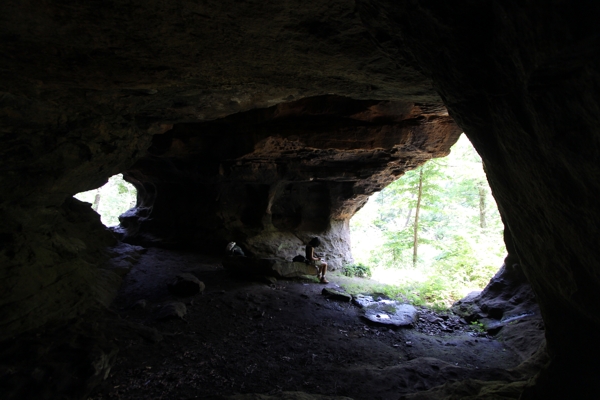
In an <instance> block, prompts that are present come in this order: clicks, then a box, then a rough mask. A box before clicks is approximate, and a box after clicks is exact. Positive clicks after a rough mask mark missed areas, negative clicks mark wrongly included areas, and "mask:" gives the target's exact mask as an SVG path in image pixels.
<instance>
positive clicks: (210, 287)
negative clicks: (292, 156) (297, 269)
mask: <svg viewBox="0 0 600 400" xmlns="http://www.w3.org/2000/svg"><path fill="white" fill-rule="evenodd" d="M180 272H189V273H192V274H193V275H195V276H196V277H198V278H199V279H200V280H201V281H203V282H204V283H205V285H206V289H205V290H204V292H203V293H202V294H198V295H195V296H193V297H187V298H176V297H174V296H172V295H170V294H169V292H168V290H167V283H169V282H171V281H172V280H173V278H174V276H175V275H176V274H178V273H180ZM328 278H329V280H330V283H329V284H328V285H323V284H319V283H317V281H316V279H315V278H306V279H298V280H277V281H276V282H275V283H271V282H269V281H267V280H266V279H264V278H262V277H257V278H256V279H251V280H248V279H240V278H238V277H235V276H232V275H231V274H230V273H229V271H226V270H225V269H223V267H222V266H221V264H220V260H219V259H217V258H211V257H207V256H202V255H198V254H193V253H185V252H175V251H167V250H162V249H148V251H147V252H146V253H145V254H144V255H142V257H141V258H140V260H139V262H138V263H137V264H136V265H135V266H134V267H133V269H132V270H131V271H130V273H129V274H128V275H127V276H126V277H125V283H124V285H123V287H122V289H121V292H120V294H119V296H118V298H117V300H116V301H115V303H114V305H113V310H114V311H115V312H116V314H117V315H118V317H119V318H120V319H121V320H125V321H130V322H131V323H132V324H131V326H133V327H135V326H137V327H138V328H140V329H137V332H138V334H123V335H117V336H116V337H115V338H114V340H115V341H116V342H117V343H118V344H119V346H120V352H119V354H118V359H117V362H116V365H115V366H114V367H113V368H112V370H111V372H110V376H109V377H108V378H107V379H106V380H105V381H104V382H103V383H102V384H101V385H100V386H99V387H97V388H96V389H95V390H94V392H92V394H91V395H90V399H93V400H101V399H194V398H203V397H206V396H209V395H231V394H236V393H262V394H272V395H277V393H281V392H284V391H301V392H305V393H311V394H321V395H331V396H336V395H337V396H348V397H351V398H353V399H357V400H359V399H369V400H373V399H398V398H399V397H401V396H402V395H403V394H407V393H413V392H417V391H422V390H427V389H429V388H432V387H434V386H438V385H442V384H444V383H446V382H448V381H456V380H462V379H468V378H471V379H478V380H485V381H492V380H503V381H512V380H516V379H519V378H520V379H522V377H521V376H518V373H517V372H515V371H513V370H511V369H512V368H514V367H516V366H517V365H518V364H519V363H520V362H521V361H522V360H523V355H522V354H518V352H516V351H513V347H512V346H507V345H506V343H503V342H502V341H499V340H497V339H495V338H492V337H488V336H486V335H484V334H483V333H480V332H477V331H475V330H473V328H471V327H470V326H469V325H468V324H466V323H465V322H464V321H461V320H460V319H459V318H458V317H456V316H453V315H444V314H441V315H438V314H436V313H434V312H432V311H430V310H427V309H424V308H422V309H420V310H419V311H420V319H419V321H418V322H417V323H416V324H415V326H414V328H404V329H398V330H391V329H389V328H387V327H377V326H372V325H367V324H366V323H365V322H364V321H363V320H362V319H361V318H360V309H359V308H358V307H357V306H356V305H354V304H352V303H350V302H339V301H335V300H332V299H329V298H327V297H326V296H324V295H323V294H322V293H321V291H322V290H323V288H324V287H330V288H335V289H338V290H341V289H340V288H339V282H340V280H341V279H342V278H341V277H339V276H337V277H336V274H335V273H331V274H329V276H328ZM356 279H358V278H356ZM169 301H180V302H183V303H185V304H186V308H187V314H186V315H185V317H184V318H183V319H179V318H173V319H167V320H160V319H157V315H159V314H160V312H161V310H162V307H163V305H164V304H165V303H168V302H169ZM138 324H141V325H138ZM133 331H136V329H133Z"/></svg>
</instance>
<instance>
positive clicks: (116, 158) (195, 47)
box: [0, 0, 600, 398]
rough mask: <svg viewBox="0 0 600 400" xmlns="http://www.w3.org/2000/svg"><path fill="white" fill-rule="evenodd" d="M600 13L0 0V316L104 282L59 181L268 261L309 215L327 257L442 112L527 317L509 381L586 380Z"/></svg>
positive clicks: (41, 307)
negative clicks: (527, 376) (503, 234)
mask: <svg viewBox="0 0 600 400" xmlns="http://www.w3.org/2000/svg"><path fill="white" fill-rule="evenodd" d="M599 18H600V10H599V8H598V7H597V5H596V3H595V2H590V1H582V2H575V3H573V2H564V1H556V2H550V3H549V2H545V1H541V0H534V1H530V2H522V1H517V0H510V1H490V2H480V1H474V0H471V1H462V2H439V3H423V2H416V1H412V0H400V1H398V0H377V1H371V0H360V1H348V0H336V1H333V2H327V4H326V5H325V4H324V3H323V2H321V1H303V2H298V1H291V2H289V1H288V2H283V3H282V2H279V1H266V2H265V1H260V2H259V1H247V2H233V1H228V0H220V1H206V2H202V3H197V2H187V1H176V2H173V3H168V4H167V3H163V2H160V1H149V2H148V1H141V0H134V1H133V2H127V3H126V2H111V3H107V4H106V5H103V7H98V5H97V4H96V3H94V2H88V3H78V4H76V5H71V4H69V5H67V4H65V2H61V1H56V0H50V1H46V2H43V3H41V4H36V5H35V7H33V6H32V5H31V4H30V2H27V1H24V0H15V1H8V2H3V3H2V4H1V5H0V38H1V39H2V40H0V52H1V54H2V55H3V56H2V59H1V61H0V71H1V72H2V73H0V87H1V88H2V92H1V93H0V125H1V126H0V140H1V142H2V146H1V149H0V168H1V170H2V174H0V184H1V187H2V190H1V191H0V216H1V217H2V221H3V224H2V225H1V226H0V249H1V253H0V257H1V258H0V267H1V273H2V277H3V279H2V280H1V281H0V316H1V317H0V328H1V329H0V332H1V338H2V339H9V338H13V337H14V336H15V335H19V334H21V333H23V332H26V331H29V330H32V329H34V328H36V327H39V326H40V325H43V324H45V323H47V322H49V321H66V320H68V319H72V318H74V317H76V316H77V315H79V314H82V313H84V312H85V311H86V310H88V309H90V308H92V307H95V306H97V305H98V304H108V303H110V301H111V298H112V296H114V292H115V290H116V288H117V287H118V285H119V282H120V281H121V278H120V274H121V273H122V272H123V269H122V268H111V267H110V266H109V265H108V264H107V263H106V261H107V260H108V258H109V256H110V254H109V253H107V250H106V249H107V248H108V247H110V246H113V245H115V243H116V242H115V238H114V237H113V236H112V235H111V234H110V233H109V232H108V231H107V230H105V229H104V228H103V227H102V225H101V224H100V221H99V219H98V218H95V217H94V216H93V215H92V212H91V210H89V208H86V207H84V206H83V205H82V204H81V203H78V202H76V201H74V200H70V198H71V196H72V195H73V194H75V193H77V192H80V191H83V190H87V189H92V188H95V187H98V186H99V185H101V184H102V183H104V182H106V180H107V178H108V177H109V176H111V175H113V174H116V173H119V172H125V173H126V176H127V177H128V179H129V180H130V181H131V182H133V183H134V184H136V187H137V188H138V190H139V192H140V196H139V201H138V205H137V207H136V208H134V209H133V210H131V211H130V212H129V213H127V214H126V215H125V216H124V217H123V228H122V232H121V234H122V235H123V236H124V237H126V238H127V240H130V241H131V242H137V243H145V244H157V245H162V246H173V247H175V246H188V247H189V246H194V247H195V248H196V247H197V248H198V249H222V248H223V247H224V244H225V243H227V242H229V241H232V240H235V241H237V242H239V243H243V244H244V245H245V246H246V247H247V248H248V250H249V251H251V252H252V255H254V256H259V257H261V256H265V255H267V254H269V255H273V254H277V256H278V257H281V258H282V259H290V256H293V255H295V254H297V250H298V248H301V247H302V245H303V244H304V243H305V242H306V241H307V239H309V238H310V237H311V236H314V235H319V236H321V237H323V238H324V239H325V243H324V246H323V249H322V251H323V252H324V253H328V254H330V256H331V265H332V266H334V267H335V266H338V265H340V264H342V263H343V262H345V261H347V260H349V256H348V255H347V254H348V252H347V250H348V245H347V243H346V242H345V239H346V238H347V219H348V218H349V217H350V216H351V215H352V213H353V212H354V211H355V210H356V209H358V208H360V206H361V205H362V204H364V201H365V200H366V197H367V196H368V195H369V194H370V193H372V192H373V191H376V190H379V189H380V188H381V187H383V186H384V185H385V184H386V183H389V182H390V181H391V180H392V179H393V178H392V175H395V176H400V175H401V174H402V172H403V171H404V170H405V169H406V168H411V167H414V166H416V165H418V164H419V163H421V162H423V161H426V160H427V159H428V158H430V157H435V156H441V155H443V154H445V152H447V150H448V148H449V146H450V145H451V144H452V142H453V140H454V139H455V138H456V135H457V134H458V133H459V132H460V130H461V129H462V130H464V131H465V133H466V134H467V135H468V136H469V138H470V139H471V141H472V142H473V144H474V146H475V148H476V149H477V151H478V152H479V154H480V155H481V156H482V158H483V160H484V163H485V167H486V172H487V174H488V179H489V181H490V185H491V187H492V190H493V193H494V196H495V198H496V200H497V201H498V205H499V209H500V211H501V213H502V215H503V218H504V220H505V224H506V227H507V232H508V233H509V235H510V237H511V238H512V239H511V240H513V239H514V240H513V241H514V248H515V252H511V253H512V254H514V256H515V257H518V259H519V264H520V265H521V266H522V270H523V273H524V275H525V277H526V278H527V280H528V281H529V282H530V284H531V285H532V287H533V290H534V292H535V294H536V298H537V300H538V301H539V304H540V309H541V313H542V315H543V317H544V323H545V326H546V328H547V331H546V332H547V333H546V337H547V345H548V352H549V356H550V362H549V364H548V366H547V368H546V370H545V372H544V373H543V374H541V375H540V376H539V377H538V378H537V380H535V381H532V382H531V384H530V385H529V386H528V387H527V388H525V389H524V393H523V398H550V397H552V396H561V397H563V398H569V397H579V398H584V397H585V396H588V395H592V396H593V395H597V394H598V387H597V385H596V377H597V372H598V371H597V368H589V367H588V366H590V365H596V360H597V359H599V358H600V350H599V349H600V348H599V346H598V345H597V332H598V331H600V313H598V310H597V305H598V304H599V303H600V290H598V289H599V287H600V278H599V274H598V269H599V266H598V260H600V246H598V244H597V237H598V226H600V223H599V221H600V208H599V207H598V202H597V198H598V195H599V193H600V173H599V170H598V167H597V158H598V153H599V151H598V148H599V143H598V142H599V135H598V127H599V126H600V121H599V119H600V101H599V100H598V96H597V88H598V87H599V86H600V73H599V71H600V59H599V57H598V53H599V52H598V47H599V46H598V40H597V37H598V27H597V21H598V20H599ZM351 99H353V100H351ZM444 105H445V106H446V107H447V108H448V111H449V114H450V116H451V117H449V116H448V115H446V111H445V108H444ZM452 119H453V120H454V121H456V122H457V123H458V125H459V126H460V129H459V128H457V127H456V126H455V125H454V123H453V122H452ZM510 265H512V264H510ZM519 390H520V389H519ZM596 397H597V396H596Z"/></svg>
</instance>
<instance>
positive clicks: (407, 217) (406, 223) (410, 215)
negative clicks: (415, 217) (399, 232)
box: [404, 208, 413, 228]
mask: <svg viewBox="0 0 600 400" xmlns="http://www.w3.org/2000/svg"><path fill="white" fill-rule="evenodd" d="M412 210H413V209H412V208H409V209H408V215H407V216H406V222H404V228H406V227H407V226H408V224H409V223H410V217H412Z"/></svg>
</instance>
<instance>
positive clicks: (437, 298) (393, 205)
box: [344, 135, 506, 309]
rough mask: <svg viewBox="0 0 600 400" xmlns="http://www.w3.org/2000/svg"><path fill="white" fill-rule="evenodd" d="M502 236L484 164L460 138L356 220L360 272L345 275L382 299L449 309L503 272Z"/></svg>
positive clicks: (355, 267)
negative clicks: (371, 285) (370, 284)
mask: <svg viewBox="0 0 600 400" xmlns="http://www.w3.org/2000/svg"><path fill="white" fill-rule="evenodd" d="M419 186H420V187H421V190H420V192H421V194H420V196H419ZM419 197H420V200H419ZM417 209H418V213H417ZM417 215H418V217H417ZM415 221H418V223H417V230H416V235H415ZM503 229H504V226H503V224H502V221H501V219H500V214H499V212H498V208H497V206H496V202H495V200H494V198H493V197H492V193H491V190H490V187H489V185H488V182H487V179H486V176H485V173H484V171H483V164H482V161H481V158H480V157H479V155H478V154H477V152H476V151H475V149H474V148H473V146H472V145H471V143H470V142H469V140H468V139H467V137H466V136H465V135H462V136H461V137H460V139H459V140H458V141H457V143H456V144H455V145H454V146H453V147H452V150H451V153H450V155H448V156H447V157H445V158H439V159H434V160H432V161H429V162H428V163H426V164H424V165H423V166H422V167H419V168H417V169H415V170H412V171H408V172H407V173H406V174H405V175H403V176H402V177H401V178H400V179H398V180H397V181H395V182H393V183H392V184H390V185H389V186H387V187H386V188H385V189H384V190H382V191H381V192H378V193H375V194H374V195H373V196H371V197H370V198H369V200H368V202H367V204H366V205H365V206H364V207H363V208H362V209H361V210H359V211H358V212H357V213H356V214H355V215H354V217H353V218H352V220H351V221H350V231H351V241H352V255H353V257H354V260H355V264H353V265H351V266H346V267H345V268H344V273H345V274H346V275H349V276H352V275H356V276H361V275H362V276H370V277H371V280H372V281H377V282H379V284H377V288H376V290H377V291H379V292H383V293H386V294H388V295H392V296H398V295H401V296H402V297H405V298H406V299H407V300H409V301H410V302H411V303H413V304H415V305H428V306H432V307H434V308H437V309H446V308H448V307H449V306H450V305H452V303H454V302H455V301H457V300H459V299H461V298H463V297H465V296H466V295H467V294H468V293H469V292H472V291H475V290H482V289H483V288H484V287H485V286H486V285H487V284H488V283H489V281H490V279H491V278H492V277H493V276H494V274H495V273H496V272H497V271H498V270H499V269H500V267H501V266H502V262H503V259H504V257H505V256H506V248H505V245H504V240H503ZM415 237H416V239H415ZM415 243H416V251H415Z"/></svg>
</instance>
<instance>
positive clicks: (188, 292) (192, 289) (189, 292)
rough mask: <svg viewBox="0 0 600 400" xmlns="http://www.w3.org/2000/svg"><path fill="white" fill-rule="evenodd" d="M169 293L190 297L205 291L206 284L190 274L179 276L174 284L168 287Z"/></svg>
mask: <svg viewBox="0 0 600 400" xmlns="http://www.w3.org/2000/svg"><path fill="white" fill-rule="evenodd" d="M167 287H168V289H169V292H170V293H171V294H173V295H175V296H180V297H188V296H193V295H195V294H198V293H200V292H202V291H203V290H204V287H205V286H204V282H202V281H200V280H199V279H198V278H196V277H195V276H194V275H192V274H189V273H182V274H178V275H177V276H176V277H175V279H174V280H173V282H171V283H169V284H168V285H167Z"/></svg>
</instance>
